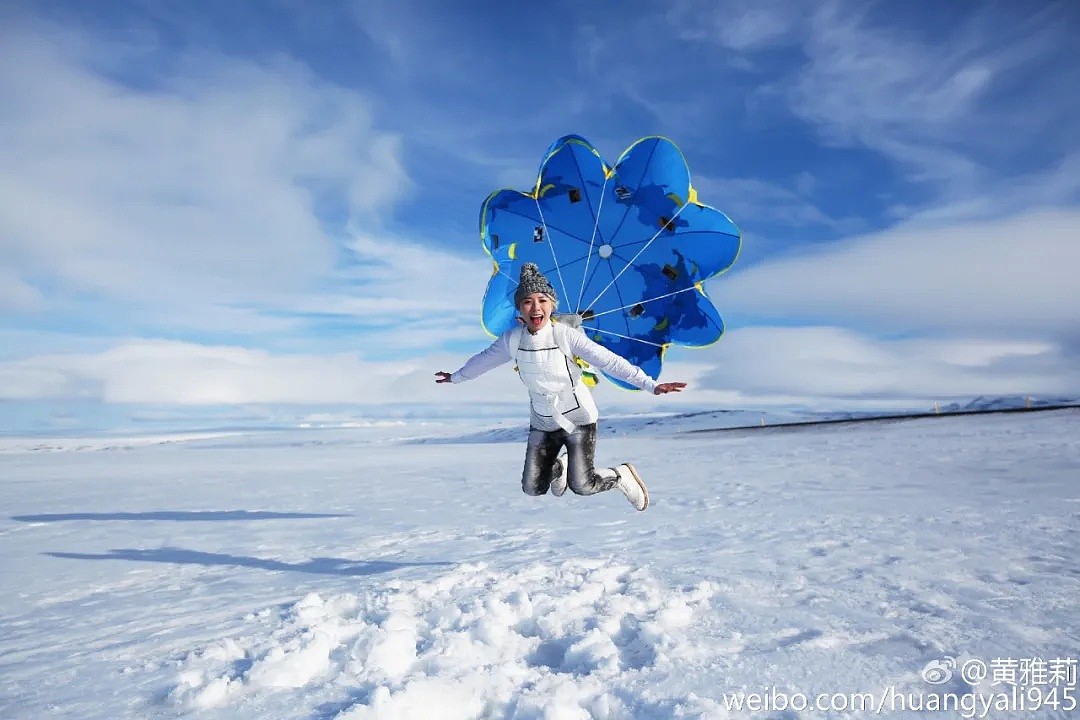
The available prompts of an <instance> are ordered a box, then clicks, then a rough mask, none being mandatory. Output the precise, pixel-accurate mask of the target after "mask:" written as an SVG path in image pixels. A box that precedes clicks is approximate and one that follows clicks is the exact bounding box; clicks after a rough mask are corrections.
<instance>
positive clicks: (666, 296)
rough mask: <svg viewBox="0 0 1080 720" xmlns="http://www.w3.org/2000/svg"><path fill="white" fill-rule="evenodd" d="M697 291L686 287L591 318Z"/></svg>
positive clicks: (592, 316)
mask: <svg viewBox="0 0 1080 720" xmlns="http://www.w3.org/2000/svg"><path fill="white" fill-rule="evenodd" d="M696 289H697V285H691V286H690V287H684V288H683V289H682V290H676V291H675V292H669V293H667V294H666V295H657V296H656V297H654V298H649V299H648V300H640V301H638V302H636V303H634V304H633V305H623V306H622V307H618V308H612V309H611V310H605V311H604V312H598V313H593V314H592V315H590V317H591V318H594V317H601V316H603V315H610V314H611V313H615V312H619V311H620V310H628V309H630V308H632V307H634V305H644V304H645V303H651V302H653V301H654V300H663V299H664V298H669V297H671V296H672V295H678V294H679V293H684V292H688V291H690V290H696Z"/></svg>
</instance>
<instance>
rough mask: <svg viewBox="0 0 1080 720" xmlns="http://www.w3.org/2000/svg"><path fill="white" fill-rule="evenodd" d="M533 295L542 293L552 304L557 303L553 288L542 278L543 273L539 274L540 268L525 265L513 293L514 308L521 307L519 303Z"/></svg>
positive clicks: (533, 264)
mask: <svg viewBox="0 0 1080 720" xmlns="http://www.w3.org/2000/svg"><path fill="white" fill-rule="evenodd" d="M533 293H543V294H545V295H547V296H548V297H549V298H551V302H552V303H554V304H556V305H557V304H558V303H559V298H558V296H557V295H556V294H555V288H553V287H551V283H549V282H548V279H547V278H546V277H544V273H542V272H540V268H538V267H537V266H536V264H535V263H525V264H524V265H522V266H521V276H520V277H519V278H518V286H517V290H516V291H515V292H514V307H521V301H522V300H524V299H525V298H527V297H529V296H530V295H532V294H533Z"/></svg>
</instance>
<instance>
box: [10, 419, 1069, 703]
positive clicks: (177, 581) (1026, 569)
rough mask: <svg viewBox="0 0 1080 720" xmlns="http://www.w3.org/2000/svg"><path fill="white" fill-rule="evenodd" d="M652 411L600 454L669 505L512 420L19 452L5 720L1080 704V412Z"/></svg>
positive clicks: (626, 425) (14, 455) (89, 443)
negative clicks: (539, 478)
mask: <svg viewBox="0 0 1080 720" xmlns="http://www.w3.org/2000/svg"><path fill="white" fill-rule="evenodd" d="M656 420H657V419H656V418H652V419H641V418H636V419H634V418H631V419H628V420H627V421H625V422H622V423H619V422H613V423H609V424H608V425H606V426H605V428H604V431H603V437H602V439H601V441H600V444H599V449H598V455H599V457H598V461H600V462H602V463H605V464H614V463H616V462H619V461H623V460H633V461H634V462H635V463H636V464H637V466H638V468H639V469H640V470H641V471H642V474H643V475H644V476H645V478H646V479H647V480H648V482H649V484H650V489H651V493H652V499H653V506H652V507H651V508H650V509H649V510H648V511H647V512H645V513H636V512H634V511H633V510H632V509H631V507H630V506H629V505H628V504H627V503H626V501H625V499H624V498H623V497H622V496H621V495H619V494H618V493H617V492H614V493H607V494H604V495H601V496H597V497H589V498H580V497H576V496H572V495H570V494H569V493H568V494H567V495H566V496H564V497H561V498H554V497H541V498H529V497H526V496H525V495H523V494H522V493H521V491H520V489H519V482H518V478H519V477H520V470H521V460H522V454H523V431H522V430H521V429H520V428H515V427H509V428H503V429H502V430H496V431H494V432H490V433H485V432H482V430H483V428H479V427H474V428H461V427H453V428H451V427H448V428H445V429H444V430H443V431H442V432H441V435H442V437H441V438H440V441H438V442H432V441H430V438H429V439H428V441H425V442H418V441H415V440H410V439H408V438H409V436H410V435H413V436H420V435H424V436H429V435H431V434H432V428H431V427H430V426H426V427H423V428H416V429H410V427H409V426H392V427H382V428H380V427H371V428H355V429H337V430H315V429H310V430H296V431H290V432H268V433H228V434H225V433H222V434H206V435H200V434H191V435H187V436H171V437H159V438H153V439H147V438H135V439H131V440H130V441H123V440H118V439H116V438H113V439H109V440H104V441H94V440H79V441H66V442H62V443H44V444H43V443H41V442H38V441H30V442H17V441H14V440H8V441H5V444H4V447H3V448H0V449H2V450H3V451H4V452H2V453H0V582H2V588H3V590H2V595H0V717H2V718H4V719H5V720H6V719H8V718H28V719H29V718H33V719H35V720H36V719H38V718H78V719H79V720H86V719H90V718H109V719H117V718H158V717H176V716H178V715H189V716H191V717H199V718H211V719H226V718H228V719H233V718H253V719H254V718H258V719H260V720H264V719H272V718H312V719H326V720H329V719H330V718H341V719H343V720H345V719H360V718H387V719H394V720H398V719H408V718H423V719H425V720H427V719H431V718H435V719H438V718H549V719H552V720H555V719H558V720H569V719H571V718H650V719H652V718H673V717H688V718H697V717H700V718H725V717H762V718H781V719H783V720H793V719H794V718H817V717H867V716H871V713H870V712H869V711H864V712H856V711H854V710H853V709H852V708H853V703H855V702H865V701H866V700H864V699H859V698H854V699H853V698H851V697H850V695H849V694H852V693H860V694H861V693H867V694H873V697H874V699H875V700H876V699H878V698H884V701H883V702H884V709H886V710H888V709H889V708H893V709H897V708H899V707H901V704H902V702H909V703H910V702H914V701H916V699H917V701H918V702H920V703H923V706H924V707H925V708H928V709H932V706H933V705H934V703H944V704H948V702H950V698H952V699H953V702H956V703H957V705H956V707H955V709H953V710H951V711H950V712H947V713H943V714H928V713H926V712H915V711H909V712H892V713H886V714H887V715H888V716H891V717H920V718H925V717H931V716H932V717H963V716H970V715H976V714H979V713H981V712H982V708H983V707H984V706H985V704H987V703H992V702H994V701H995V699H996V700H997V702H998V703H1001V702H1003V700H1002V696H998V695H995V693H998V692H1002V691H1007V690H1009V689H1010V685H1009V684H1008V682H1006V681H1009V680H1012V681H1014V682H1015V684H1016V685H1018V686H1019V687H1020V688H1021V690H1023V691H1024V692H1025V693H1027V694H1028V695H1029V697H1034V694H1032V693H1031V689H1032V688H1036V689H1037V690H1038V691H1039V693H1041V694H1043V695H1044V696H1045V697H1047V698H1049V697H1050V694H1051V691H1052V690H1054V689H1056V690H1057V695H1056V697H1057V698H1058V700H1057V704H1058V707H1057V708H1056V709H1054V708H1053V707H1047V706H1044V707H1042V708H1039V709H1035V708H1033V707H1032V706H1031V705H1029V706H1028V707H1026V709H1024V710H1022V711H1019V712H1012V713H1006V712H1005V709H1004V707H1003V706H1002V705H1001V704H998V705H995V706H992V708H991V710H990V712H989V713H988V714H986V716H989V717H1037V718H1042V717H1052V718H1057V717H1070V716H1078V715H1080V713H1077V712H1075V711H1073V712H1070V711H1069V710H1068V709H1067V708H1068V702H1067V700H1066V698H1067V696H1075V694H1076V685H1075V679H1076V678H1075V672H1076V671H1075V665H1072V664H1070V663H1069V662H1068V661H1069V660H1070V659H1075V658H1077V657H1078V656H1080V559H1078V558H1080V552H1078V551H1080V413H1078V412H1077V411H1053V412H1043V413H1032V414H1022V415H987V416H968V417H954V418H932V419H924V420H912V421H905V422H889V423H872V424H864V425H839V426H821V427H802V428H798V429H787V430H784V429H770V430H767V431H760V430H741V431H733V432H725V433H692V434H685V433H681V432H679V431H681V430H684V429H688V428H689V429H700V427H701V425H702V422H703V421H702V418H700V417H698V418H697V419H695V418H667V419H664V420H663V421H661V422H656ZM714 420H715V419H714ZM730 424H736V423H734V422H732V423H730ZM749 424H753V423H752V422H751V423H749ZM455 438H459V439H466V440H467V442H461V441H455ZM1010 661H1011V662H1010ZM980 663H981V664H983V667H984V668H985V669H986V671H987V672H988V673H989V676H988V677H987V678H985V679H984V680H982V681H981V682H980V681H978V678H977V676H976V675H973V674H972V673H976V671H977V670H978V669H979V667H980ZM1010 668H1011V670H1012V674H1011V675H1010V674H1009V670H1010ZM1025 669H1026V670H1027V671H1028V674H1026V675H1025V674H1023V671H1024V670H1025ZM1033 669H1038V670H1041V671H1047V674H1046V675H1041V674H1040V675H1032V674H1030V671H1032V670H1033ZM1070 670H1071V673H1070V672H1069V671H1070ZM965 677H966V678H967V679H966V680H965ZM940 680H943V681H942V682H937V681H940ZM931 681H934V682H931ZM995 681H996V682H995ZM1066 690H1071V691H1070V692H1065V691H1066ZM739 692H741V693H761V694H762V695H763V697H757V698H755V697H753V696H747V697H744V698H743V700H744V702H748V703H753V702H755V700H756V701H757V702H758V705H757V708H758V709H757V710H754V711H749V710H743V711H737V710H735V709H734V708H733V707H729V703H731V702H732V695H731V693H739ZM890 697H891V698H892V699H891V700H889V698H890ZM823 698H824V700H823ZM781 700H783V702H784V703H785V704H784V707H781V708H779V709H777V708H776V705H777V704H778V703H780V702H781ZM766 701H768V702H771V703H772V704H771V705H770V709H766V708H765V706H764V703H765V702H766ZM804 701H805V703H804ZM890 703H891V704H890ZM961 703H962V704H961ZM978 703H983V704H984V705H980V704H978ZM804 704H805V707H804ZM830 706H831V707H833V708H835V709H834V710H830V709H829V707H830ZM841 706H844V707H847V708H848V709H847V710H846V711H845V710H843V709H842V708H841ZM969 707H970V708H971V709H972V710H971V712H969V711H968V710H967V708H969ZM1013 709H1018V708H1013Z"/></svg>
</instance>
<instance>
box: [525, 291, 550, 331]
mask: <svg viewBox="0 0 1080 720" xmlns="http://www.w3.org/2000/svg"><path fill="white" fill-rule="evenodd" d="M519 309H520V310H521V317H523V318H525V327H527V328H528V329H529V332H533V333H534V332H536V331H537V330H539V329H540V328H542V327H544V323H546V322H547V321H548V320H549V319H551V311H552V310H554V309H555V306H554V305H553V304H552V302H551V298H549V297H548V296H547V295H545V294H544V293H538V292H534V293H533V294H531V295H529V296H528V297H526V298H525V299H524V300H522V301H521V307H520V308H519Z"/></svg>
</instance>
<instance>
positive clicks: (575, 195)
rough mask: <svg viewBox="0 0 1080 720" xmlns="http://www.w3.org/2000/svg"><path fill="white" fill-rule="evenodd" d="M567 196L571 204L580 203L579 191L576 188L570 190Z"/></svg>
mask: <svg viewBox="0 0 1080 720" xmlns="http://www.w3.org/2000/svg"><path fill="white" fill-rule="evenodd" d="M568 194H569V195H570V202H571V203H577V202H581V191H580V190H578V189H577V188H570V192H569V193H568Z"/></svg>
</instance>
